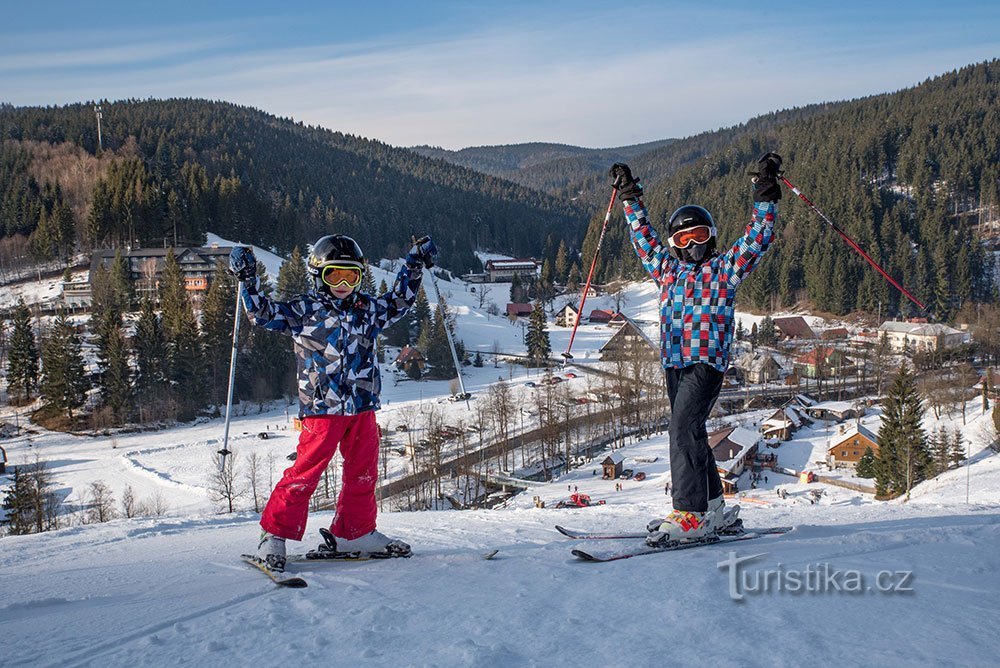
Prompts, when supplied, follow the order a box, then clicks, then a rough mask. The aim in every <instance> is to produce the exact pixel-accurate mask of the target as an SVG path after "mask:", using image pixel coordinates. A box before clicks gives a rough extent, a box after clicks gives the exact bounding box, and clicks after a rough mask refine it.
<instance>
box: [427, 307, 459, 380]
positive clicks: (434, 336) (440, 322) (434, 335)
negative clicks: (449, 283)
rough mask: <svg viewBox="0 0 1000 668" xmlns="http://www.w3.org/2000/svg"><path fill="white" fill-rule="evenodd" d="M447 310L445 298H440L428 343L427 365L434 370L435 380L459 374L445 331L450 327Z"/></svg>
mask: <svg viewBox="0 0 1000 668" xmlns="http://www.w3.org/2000/svg"><path fill="white" fill-rule="evenodd" d="M447 309H448V307H447V304H445V301H444V297H440V298H439V300H438V305H437V309H436V310H435V312H434V321H433V322H432V323H431V327H430V330H431V336H430V337H429V339H428V341H427V363H428V364H429V365H430V366H431V367H432V368H433V374H434V377H435V378H454V377H455V376H456V375H457V373H458V372H457V371H456V370H455V362H454V360H453V359H452V357H451V347H450V346H449V345H448V332H447V331H446V330H445V328H446V327H450V325H449V322H448V310H447Z"/></svg>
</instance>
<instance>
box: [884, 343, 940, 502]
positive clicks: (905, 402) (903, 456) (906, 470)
mask: <svg viewBox="0 0 1000 668" xmlns="http://www.w3.org/2000/svg"><path fill="white" fill-rule="evenodd" d="M923 417H924V408H923V404H922V403H921V401H920V395H919V394H918V392H917V384H916V379H915V377H914V375H913V372H912V371H911V370H910V369H909V367H908V366H907V365H906V363H904V364H903V365H902V366H901V367H900V369H899V372H898V373H897V374H896V376H895V378H894V379H893V382H892V386H891V387H890V388H889V391H888V393H887V395H886V400H885V402H884V404H883V411H882V426H881V428H880V429H879V432H878V444H879V453H878V457H877V459H876V469H877V475H876V477H875V480H876V487H877V489H878V490H879V492H880V493H881V495H887V496H891V497H895V496H899V495H900V494H903V493H906V494H909V491H910V489H912V487H913V485H915V484H917V483H918V482H920V481H921V480H923V479H924V478H925V476H926V473H927V469H928V464H929V460H930V457H929V455H928V453H927V438H926V435H925V434H924V430H923V427H922V426H921V423H922V421H923Z"/></svg>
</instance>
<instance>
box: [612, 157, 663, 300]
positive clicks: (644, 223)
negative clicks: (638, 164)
mask: <svg viewBox="0 0 1000 668" xmlns="http://www.w3.org/2000/svg"><path fill="white" fill-rule="evenodd" d="M610 176H611V178H612V180H613V181H614V186H615V188H617V189H618V193H619V194H618V198H619V199H620V200H621V201H622V204H623V205H624V207H625V221H626V222H627V223H628V226H629V236H630V237H631V239H632V247H633V248H635V252H636V254H637V255H638V256H639V260H641V261H642V266H643V267H645V269H646V271H647V272H648V273H649V275H650V276H652V277H653V280H654V281H656V284H657V285H661V284H662V282H663V277H664V276H666V275H667V274H668V273H669V272H670V271H672V270H673V268H674V265H675V264H676V262H677V259H676V258H674V257H673V256H672V255H671V254H670V250H669V249H668V248H667V247H666V246H664V245H663V244H662V243H660V239H659V237H657V236H656V230H654V229H653V226H652V225H650V224H649V219H648V217H647V214H646V207H645V205H643V203H642V186H641V185H639V182H638V181H636V180H635V179H634V178H632V172H631V170H629V168H628V165H625V164H622V163H615V165H614V166H613V167H612V168H611V172H610Z"/></svg>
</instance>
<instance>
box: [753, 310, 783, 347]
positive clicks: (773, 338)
mask: <svg viewBox="0 0 1000 668" xmlns="http://www.w3.org/2000/svg"><path fill="white" fill-rule="evenodd" d="M777 341H778V331H777V329H776V328H775V326H774V320H772V319H771V316H770V315H765V316H764V319H763V320H761V321H760V328H759V329H758V330H757V345H761V346H773V345H774V344H775V343H776V342H777Z"/></svg>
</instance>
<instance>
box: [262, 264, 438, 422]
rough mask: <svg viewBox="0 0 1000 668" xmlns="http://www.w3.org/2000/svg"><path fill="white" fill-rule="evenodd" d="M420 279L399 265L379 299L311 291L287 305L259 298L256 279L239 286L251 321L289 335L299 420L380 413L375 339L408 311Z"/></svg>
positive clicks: (418, 271) (412, 268)
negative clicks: (393, 279) (292, 349)
mask: <svg viewBox="0 0 1000 668" xmlns="http://www.w3.org/2000/svg"><path fill="white" fill-rule="evenodd" d="M422 278H423V269H422V268H421V266H420V265H419V264H416V265H413V264H404V265H403V267H402V268H401V269H400V270H399V274H398V275H397V276H396V281H395V282H394V283H393V285H392V288H390V290H389V291H388V292H386V293H385V294H384V295H382V296H380V297H378V298H375V297H372V296H370V295H366V294H363V293H354V294H353V295H351V296H350V297H348V298H347V299H334V298H333V297H332V296H330V295H327V294H321V293H319V292H316V291H310V292H308V293H307V294H304V295H299V296H297V297H295V298H293V299H291V300H289V301H287V302H279V301H273V300H271V299H270V298H268V297H267V296H266V295H264V294H263V293H261V291H260V279H259V278H256V277H255V278H254V280H253V281H248V282H246V283H244V284H243V293H242V298H243V306H244V307H245V308H246V311H247V314H248V315H249V316H250V319H251V321H252V322H253V323H254V324H257V325H259V326H261V327H264V328H265V329H269V330H271V331H274V332H283V333H286V334H290V335H291V337H292V341H293V342H294V343H295V356H296V358H297V359H296V362H297V366H298V390H299V416H300V417H307V416H310V415H357V414H359V413H364V412H365V411H373V410H378V409H379V408H380V407H381V405H380V403H379V394H380V392H381V390H382V377H381V375H380V374H379V368H378V361H377V360H376V357H375V337H376V336H377V335H378V333H379V332H381V331H382V330H383V329H385V328H386V327H388V326H390V325H392V324H393V323H395V322H398V321H399V320H400V319H401V318H402V317H403V316H404V315H406V313H407V311H409V310H410V308H411V307H412V306H413V302H414V301H415V300H416V298H417V293H418V292H419V291H420V281H421V279H422Z"/></svg>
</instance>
